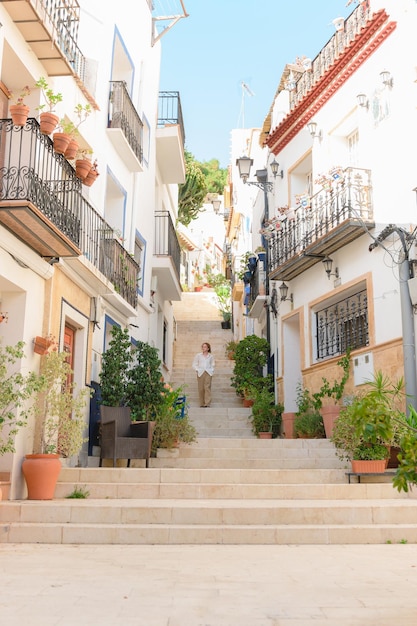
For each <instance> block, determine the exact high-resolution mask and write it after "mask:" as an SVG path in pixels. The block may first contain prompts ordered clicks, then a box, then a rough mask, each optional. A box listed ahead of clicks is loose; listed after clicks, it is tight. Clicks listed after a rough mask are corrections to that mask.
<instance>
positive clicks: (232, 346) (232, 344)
mask: <svg viewBox="0 0 417 626" xmlns="http://www.w3.org/2000/svg"><path fill="white" fill-rule="evenodd" d="M237 344H238V342H237V341H235V340H234V339H231V340H230V341H228V342H227V343H226V345H225V348H224V351H225V354H226V356H227V358H228V359H229V360H230V361H233V360H234V358H235V351H236V347H237Z"/></svg>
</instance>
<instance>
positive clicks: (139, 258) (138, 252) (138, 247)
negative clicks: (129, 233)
mask: <svg viewBox="0 0 417 626" xmlns="http://www.w3.org/2000/svg"><path fill="white" fill-rule="evenodd" d="M145 251H146V242H145V240H144V239H143V238H142V237H141V236H140V234H139V233H138V231H136V237H135V252H134V259H135V261H136V263H137V264H138V265H139V272H138V294H139V295H141V296H143V278H144V275H145Z"/></svg>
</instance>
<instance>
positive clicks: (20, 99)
mask: <svg viewBox="0 0 417 626" xmlns="http://www.w3.org/2000/svg"><path fill="white" fill-rule="evenodd" d="M9 96H10V99H11V100H13V102H14V104H23V103H24V100H25V98H26V97H27V96H30V87H29V86H28V85H25V86H24V87H23V88H22V89H21V91H20V93H19V95H16V94H15V93H14V92H13V91H9Z"/></svg>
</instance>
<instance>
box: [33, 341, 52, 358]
mask: <svg viewBox="0 0 417 626" xmlns="http://www.w3.org/2000/svg"><path fill="white" fill-rule="evenodd" d="M33 343H34V348H33V350H34V352H35V353H36V354H40V355H41V356H43V355H45V354H48V352H49V350H50V347H51V346H52V344H53V341H52V339H49V338H47V337H35V339H34V340H33Z"/></svg>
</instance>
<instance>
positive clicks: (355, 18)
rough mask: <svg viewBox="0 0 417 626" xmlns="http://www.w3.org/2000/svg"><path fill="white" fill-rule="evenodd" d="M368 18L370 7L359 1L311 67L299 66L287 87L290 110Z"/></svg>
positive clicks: (342, 50) (347, 44)
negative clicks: (303, 67) (298, 71)
mask: <svg viewBox="0 0 417 626" xmlns="http://www.w3.org/2000/svg"><path fill="white" fill-rule="evenodd" d="M369 19H370V9H369V7H368V6H365V3H361V5H360V6H358V7H357V8H356V9H355V10H354V11H353V12H352V13H351V14H350V16H349V17H348V18H347V19H346V20H345V25H344V29H343V30H341V31H337V32H336V33H335V34H334V35H333V36H332V37H331V38H330V39H329V41H328V43H327V44H326V45H325V46H324V48H322V49H321V51H320V52H319V54H318V55H317V56H316V57H315V58H314V59H313V60H312V62H311V68H310V69H309V70H303V69H301V67H300V74H298V73H297V72H296V75H295V80H294V84H293V85H292V87H293V88H290V89H289V92H290V109H291V110H292V109H294V107H296V106H297V104H299V102H301V100H302V99H303V98H304V97H305V96H306V95H307V93H308V92H309V91H310V90H311V88H312V87H313V85H315V84H316V83H318V81H319V80H320V79H321V78H322V76H323V75H324V73H325V72H326V71H327V70H328V69H329V68H330V67H331V66H332V65H333V63H334V62H335V60H336V59H337V58H338V57H339V56H340V55H341V54H342V53H343V52H344V51H345V50H346V48H348V47H349V45H350V44H351V43H352V41H353V40H354V39H355V37H356V36H357V35H358V34H359V33H360V31H361V30H362V28H364V26H365V25H366V23H367V22H368V21H369ZM301 72H302V73H301Z"/></svg>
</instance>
